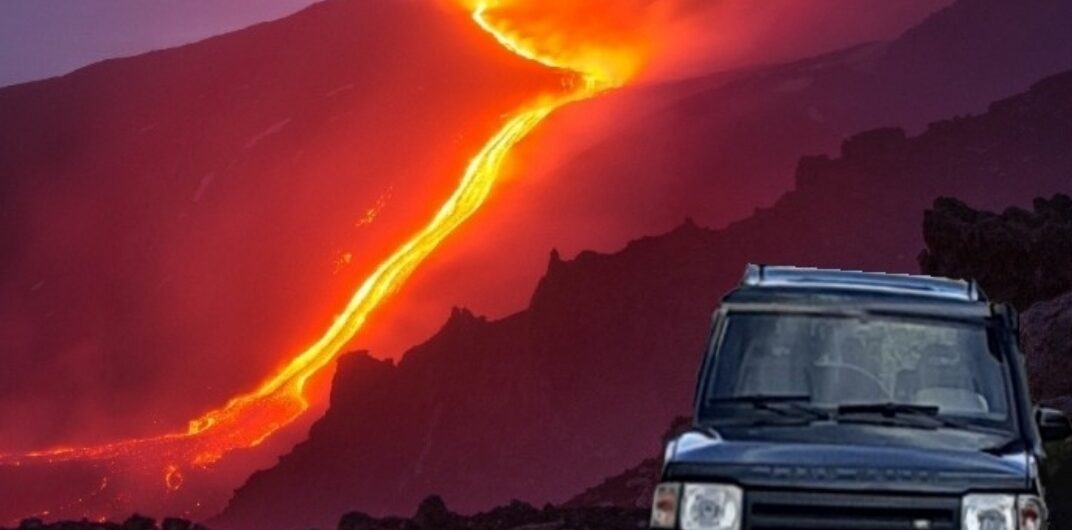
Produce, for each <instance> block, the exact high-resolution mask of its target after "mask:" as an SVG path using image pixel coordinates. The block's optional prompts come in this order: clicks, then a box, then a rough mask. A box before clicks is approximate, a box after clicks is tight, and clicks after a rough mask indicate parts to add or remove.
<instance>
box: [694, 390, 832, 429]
mask: <svg viewBox="0 0 1072 530" xmlns="http://www.w3.org/2000/svg"><path fill="white" fill-rule="evenodd" d="M802 401H803V402H810V401H811V396H810V395H808V394H782V395H763V394H750V395H742V396H725V397H718V398H713V399H711V400H709V401H708V403H710V404H714V405H721V404H746V405H751V406H752V408H754V409H756V410H765V411H770V412H773V413H775V414H778V415H779V416H786V417H788V418H795V419H799V420H802V421H803V422H806V423H810V422H813V421H823V420H828V419H830V413H828V412H826V411H824V410H822V409H819V408H817V407H813V406H809V405H806V404H804V403H801V402H802ZM745 423H747V422H745Z"/></svg>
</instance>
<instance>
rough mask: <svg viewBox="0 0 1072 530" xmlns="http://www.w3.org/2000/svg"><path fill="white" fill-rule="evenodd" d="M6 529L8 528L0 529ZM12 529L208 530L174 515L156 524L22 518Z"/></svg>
mask: <svg viewBox="0 0 1072 530" xmlns="http://www.w3.org/2000/svg"><path fill="white" fill-rule="evenodd" d="M0 530H8V529H0ZM12 530H209V529H208V528H206V527H204V526H202V525H200V524H197V523H193V522H190V521H187V520H186V519H179V518H175V517H168V518H166V519H164V520H163V521H162V522H161V523H160V524H159V525H157V523H156V520H155V519H151V518H149V517H145V516H142V515H137V514H135V515H132V516H130V518H129V519H127V520H126V521H124V522H122V523H110V522H95V521H89V520H86V519H83V520H81V521H57V522H51V523H46V522H44V521H42V520H41V519H36V518H33V519H24V520H23V521H22V522H21V523H19V526H17V527H15V528H14V529H12Z"/></svg>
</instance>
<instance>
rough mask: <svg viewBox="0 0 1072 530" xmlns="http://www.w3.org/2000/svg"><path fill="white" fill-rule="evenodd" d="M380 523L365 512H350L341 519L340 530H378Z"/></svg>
mask: <svg viewBox="0 0 1072 530" xmlns="http://www.w3.org/2000/svg"><path fill="white" fill-rule="evenodd" d="M378 528H380V526H379V522H378V521H377V520H376V519H375V518H373V517H372V516H371V515H369V514H367V513H364V512H350V513H347V514H346V515H343V516H342V518H341V519H339V530H376V529H378Z"/></svg>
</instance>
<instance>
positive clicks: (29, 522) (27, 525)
mask: <svg viewBox="0 0 1072 530" xmlns="http://www.w3.org/2000/svg"><path fill="white" fill-rule="evenodd" d="M44 527H45V523H44V521H42V520H40V519H38V518H36V517H34V518H30V519H23V520H22V522H20V523H19V528H18V530H39V529H41V528H44Z"/></svg>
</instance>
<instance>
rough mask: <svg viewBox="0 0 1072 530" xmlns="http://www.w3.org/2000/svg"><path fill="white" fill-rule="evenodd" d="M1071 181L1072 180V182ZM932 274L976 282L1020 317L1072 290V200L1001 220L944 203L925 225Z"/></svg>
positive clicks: (1038, 205) (1038, 204) (1062, 198)
mask: <svg viewBox="0 0 1072 530" xmlns="http://www.w3.org/2000/svg"><path fill="white" fill-rule="evenodd" d="M1069 178H1070V179H1072V174H1070V176H1069ZM923 233H924V240H925V242H926V244H927V250H925V251H923V253H922V254H921V255H920V258H919V262H920V268H921V269H922V270H923V272H925V273H927V274H934V275H938V276H948V277H953V278H974V279H976V280H978V281H979V283H980V285H981V286H982V287H983V289H984V290H985V291H986V292H987V294H988V295H989V296H990V297H991V298H993V299H995V300H1001V301H1005V302H1009V303H1012V304H1013V305H1014V306H1016V307H1017V308H1018V309H1020V310H1021V311H1023V310H1026V309H1027V308H1028V307H1031V305H1032V304H1035V303H1037V302H1040V301H1043V300H1049V299H1051V298H1053V297H1055V296H1057V295H1060V294H1062V293H1064V292H1067V291H1069V290H1072V266H1070V265H1072V198H1069V197H1068V196H1067V195H1055V196H1054V197H1053V198H1051V199H1036V200H1035V201H1034V211H1028V210H1024V209H1022V208H1009V209H1007V210H1005V212H1003V213H1001V214H995V213H991V212H986V211H978V210H975V209H972V208H971V207H969V206H968V205H966V204H964V203H963V202H960V201H958V200H956V199H948V198H942V199H938V200H937V201H935V203H934V207H933V208H931V209H930V210H927V212H926V214H925V215H924V222H923Z"/></svg>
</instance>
